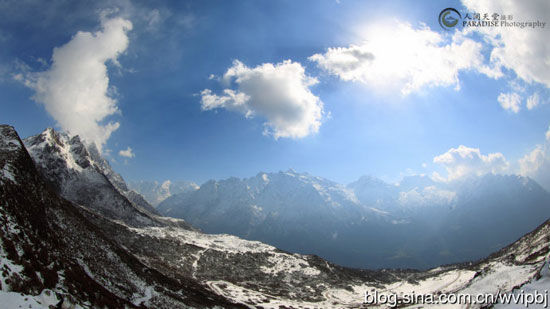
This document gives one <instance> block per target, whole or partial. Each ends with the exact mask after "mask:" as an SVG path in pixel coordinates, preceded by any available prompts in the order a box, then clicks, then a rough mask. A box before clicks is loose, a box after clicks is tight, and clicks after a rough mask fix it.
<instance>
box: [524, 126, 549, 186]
mask: <svg viewBox="0 0 550 309" xmlns="http://www.w3.org/2000/svg"><path fill="white" fill-rule="evenodd" d="M545 139H546V140H545V143H544V144H541V145H537V146H535V148H534V149H533V150H532V151H531V152H529V153H528V154H526V155H525V156H523V157H522V158H521V159H519V160H518V163H519V173H520V174H521V175H523V176H529V177H531V178H533V179H534V180H536V181H537V182H538V183H539V184H540V185H541V186H543V187H544V188H545V189H546V190H548V191H550V150H549V149H550V126H549V127H548V130H547V131H546V133H545Z"/></svg>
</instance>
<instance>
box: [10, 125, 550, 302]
mask: <svg viewBox="0 0 550 309" xmlns="http://www.w3.org/2000/svg"><path fill="white" fill-rule="evenodd" d="M42 174H43V171H42V172H41V171H40V170H39V169H38V168H37V166H36V165H35V162H33V160H32V159H31V157H30V156H29V154H28V152H27V150H26V149H25V147H24V145H23V143H22V141H21V140H20V138H19V137H18V135H17V133H16V132H15V130H14V129H13V128H12V127H9V126H0V203H1V204H0V222H1V223H2V224H0V240H1V243H0V264H1V265H0V268H1V269H2V272H0V283H1V291H0V301H1V302H2V304H3V305H7V306H9V307H19V306H24V307H25V308H44V307H48V306H55V307H60V308H73V307H76V308H138V307H139V308H214V307H217V308H220V307H221V308H251V307H252V308H254V307H255V308H257V307H262V308H279V307H281V306H283V307H287V308H288V307H294V308H299V307H301V308H313V307H315V308H357V307H360V306H364V305H365V304H364V303H363V302H364V300H365V293H366V292H369V293H372V292H374V291H377V292H379V293H396V294H397V295H403V294H404V293H417V294H418V293H422V294H425V295H434V296H437V295H440V294H441V293H450V292H453V293H461V294H469V295H476V294H477V293H480V292H484V293H493V294H494V293H497V292H501V293H506V292H510V291H512V290H513V289H515V288H517V287H521V286H523V285H526V286H533V285H534V284H537V285H536V286H538V287H540V286H541V284H542V287H543V288H545V289H547V288H548V286H546V285H544V281H540V280H537V279H538V278H541V276H545V273H544V272H542V271H541V269H542V267H543V266H544V265H545V259H547V258H548V254H549V247H548V244H549V242H550V221H547V222H545V223H544V224H542V225H541V226H539V227H538V228H537V229H536V230H534V231H533V232H531V233H529V234H527V235H525V236H524V237H522V238H521V239H519V240H518V241H516V242H514V243H513V244H512V245H510V246H507V247H505V248H503V249H501V250H500V251H498V252H496V253H495V254H493V255H491V256H490V257H488V258H486V259H483V260H480V261H478V262H472V263H464V264H457V265H448V266H442V267H438V268H434V269H431V270H428V271H424V272H420V271H414V270H380V271H371V270H355V269H349V268H344V267H341V266H337V265H334V264H331V263H329V262H326V261H324V260H322V259H320V258H318V257H316V256H304V255H299V254H292V253H287V252H283V251H280V250H278V249H276V248H275V247H272V246H269V245H266V244H263V243H260V242H255V241H246V240H243V239H239V238H237V237H235V236H229V235H208V234H203V233H201V232H198V231H196V230H192V229H184V228H181V227H178V226H175V225H172V226H168V225H164V226H142V227H137V226H131V225H129V224H127V223H125V222H123V221H121V220H113V219H112V218H110V217H108V216H106V215H102V213H103V211H101V209H95V208H94V207H91V206H87V207H85V206H80V205H77V204H75V203H73V202H70V201H67V200H66V199H64V198H62V197H61V196H60V195H59V194H58V191H60V190H59V188H60V187H62V185H61V184H60V183H52V181H51V180H52V179H53V180H57V181H60V182H62V181H63V179H62V178H51V179H48V180H46V179H45V178H44V177H43V176H42ZM292 174H293V175H294V176H297V175H296V174H295V173H292ZM62 175H63V174H62ZM260 178H261V179H264V177H263V175H260ZM306 178H307V177H306ZM75 181H76V180H75ZM83 181H85V183H86V184H87V185H88V186H93V185H95V183H91V182H89V181H88V179H86V178H83ZM100 184H101V183H100ZM75 185H76V184H75ZM337 187H338V186H337ZM110 205H113V204H110ZM113 207H116V205H115V206H113ZM133 215H135V216H140V214H138V213H133ZM129 221H130V222H132V221H133V220H129ZM408 305H410V304H408ZM487 305H489V304H487V303H478V304H469V305H467V304H463V305H457V306H456V307H457V308H481V307H486V306H487ZM368 307H369V308H386V307H387V304H380V303H378V304H368ZM402 307H407V304H402ZM417 307H418V305H416V306H412V307H411V308H417ZM424 307H428V306H424Z"/></svg>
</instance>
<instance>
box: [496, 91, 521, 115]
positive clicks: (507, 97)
mask: <svg viewBox="0 0 550 309" xmlns="http://www.w3.org/2000/svg"><path fill="white" fill-rule="evenodd" d="M497 101H498V103H500V106H501V107H502V108H503V109H505V110H509V111H511V112H513V113H515V114H517V113H518V112H519V110H520V108H521V97H520V96H519V94H517V93H515V92H511V93H501V94H499V95H498V98H497Z"/></svg>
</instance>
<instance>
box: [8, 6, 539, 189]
mask: <svg viewBox="0 0 550 309" xmlns="http://www.w3.org/2000/svg"><path fill="white" fill-rule="evenodd" d="M447 7H454V8H456V9H458V10H459V11H461V12H463V13H465V12H481V13H484V12H486V13H490V14H492V13H495V12H496V13H501V12H502V13H504V14H505V15H513V21H516V22H521V21H532V20H539V21H543V22H548V23H550V7H549V4H548V3H547V1H538V2H537V1H533V2H529V3H528V5H524V4H522V3H520V2H519V1H518V2H513V1H501V2H498V3H493V2H491V1H477V2H474V1H469V0H465V1H464V3H463V2H460V1H443V2H441V1H417V2H414V4H412V3H411V2H405V1H349V0H341V1H328V0H327V1H251V0H250V1H164V2H149V1H98V2H93V3H91V2H84V1H56V2H55V3H54V4H52V3H43V2H41V1H4V2H1V3H0V45H1V46H2V48H1V49H0V104H1V107H2V112H1V113H0V122H2V123H8V124H12V125H14V126H15V127H16V129H17V130H18V131H19V133H20V134H21V135H22V136H25V137H26V136H29V135H33V134H36V133H39V132H41V131H42V130H43V129H44V128H46V127H56V128H59V129H62V130H66V131H69V132H71V133H79V134H80V135H84V136H87V137H88V140H89V141H90V142H95V143H97V144H99V146H100V147H102V149H103V152H104V153H105V154H106V155H107V156H108V157H109V158H110V160H111V161H112V165H113V166H114V168H115V170H117V171H118V172H120V173H121V174H122V175H123V176H124V177H125V178H126V179H130V180H141V179H149V180H159V181H163V180H166V179H171V180H179V179H185V180H192V181H195V182H197V183H202V182H204V181H206V180H208V179H211V178H217V179H219V178H226V177H229V176H237V177H249V176H252V175H255V174H256V173H258V172H260V171H266V172H276V171H279V170H286V169H288V168H293V169H295V170H297V171H300V172H308V173H310V174H313V175H317V176H322V177H326V178H329V179H332V180H335V181H338V182H341V183H348V182H351V181H354V180H356V179H357V178H359V177H360V176H362V175H374V176H378V177H381V178H383V179H385V180H388V181H398V180H399V179H400V178H401V177H402V176H404V175H410V174H427V175H430V176H431V177H433V178H434V179H439V180H442V181H443V180H453V179H457V178H460V177H464V176H467V175H470V174H472V173H474V174H480V173H486V172H492V173H505V174H522V175H525V176H530V177H532V178H534V179H536V180H538V181H539V182H540V183H541V184H543V186H545V187H546V188H549V187H550V180H549V179H548V177H550V176H548V175H550V167H549V166H550V163H549V162H550V159H549V158H550V148H548V144H549V140H550V133H548V134H547V132H550V131H548V130H549V125H550V104H548V103H550V99H549V93H550V91H549V87H550V73H549V72H550V60H549V59H548V55H549V54H550V46H549V43H548V42H547V40H546V39H544V38H547V37H550V36H549V34H550V33H549V32H550V31H549V30H548V27H549V26H548V25H546V26H545V27H544V28H542V29H540V28H534V29H533V28H523V29H521V28H519V27H508V28H498V29H493V28H487V27H486V28H480V29H473V28H464V27H456V28H454V29H451V30H445V29H442V28H441V27H440V25H439V23H438V15H439V13H440V12H441V10H442V9H444V8H447ZM79 31H80V35H79V34H77V33H78V32H79ZM86 33H87V34H86ZM54 49H56V50H57V56H55V57H54ZM236 60H237V61H239V62H238V63H236V62H235V61H236ZM285 61H286V62H285ZM104 68H106V70H104ZM224 76H225V77H224ZM81 77H82V81H80V78H81ZM87 83H88V84H94V85H96V86H94V87H91V88H90V89H88V88H87V87H86V85H87ZM103 86H105V87H107V88H105V87H103ZM205 90H208V92H205ZM84 92H86V93H87V94H86V95H84V96H83V95H82V93H84ZM65 94H66V95H65ZM77 101H78V102H77ZM528 101H529V102H530V103H529V104H528ZM75 102H77V103H75ZM72 115H74V116H72ZM109 123H111V125H112V126H110V127H109V126H108V124H109ZM547 136H549V137H548V138H547ZM461 145H463V147H460V146H461ZM128 147H130V148H131V151H130V149H128ZM125 150H126V151H125ZM121 151H122V152H121ZM121 154H122V155H121ZM124 155H125V156H124Z"/></svg>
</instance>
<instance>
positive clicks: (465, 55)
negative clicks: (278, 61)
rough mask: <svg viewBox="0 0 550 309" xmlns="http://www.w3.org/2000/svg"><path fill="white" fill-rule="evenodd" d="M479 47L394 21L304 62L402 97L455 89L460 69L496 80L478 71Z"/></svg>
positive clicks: (480, 63)
mask: <svg viewBox="0 0 550 309" xmlns="http://www.w3.org/2000/svg"><path fill="white" fill-rule="evenodd" d="M481 48H482V44H481V43H477V42H475V41H474V40H472V39H469V38H466V37H464V36H463V35H462V34H461V33H459V32H457V33H456V34H455V35H454V36H453V37H452V38H451V40H450V42H446V40H445V37H444V36H443V35H442V34H440V33H438V32H435V31H432V30H430V28H428V27H427V26H425V25H423V26H422V27H420V28H419V29H414V28H413V27H412V26H411V25H410V24H407V23H402V22H399V21H394V22H392V23H388V24H378V25H374V26H372V27H370V28H369V29H368V30H367V32H366V33H365V42H363V43H362V44H359V45H350V46H348V47H334V48H329V49H328V50H327V51H326V52H325V53H324V54H315V55H313V56H311V57H310V58H309V59H310V60H311V61H314V62H316V63H317V65H318V66H319V67H320V68H321V69H324V70H326V71H327V72H329V73H331V74H334V75H336V76H338V77H339V78H340V79H342V80H345V81H356V82H362V83H364V84H366V85H369V86H372V87H373V88H376V89H380V88H387V87H390V88H393V87H398V90H400V91H401V92H402V93H403V94H404V95H406V94H409V93H411V92H413V91H417V90H419V89H421V88H422V87H425V86H451V85H454V86H455V88H456V89H459V87H460V84H459V79H458V74H459V72H460V71H462V70H469V69H479V70H480V71H482V72H483V73H485V74H488V75H491V76H494V75H498V73H497V72H493V71H491V70H490V69H489V68H487V67H485V66H483V56H482V54H481Z"/></svg>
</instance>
